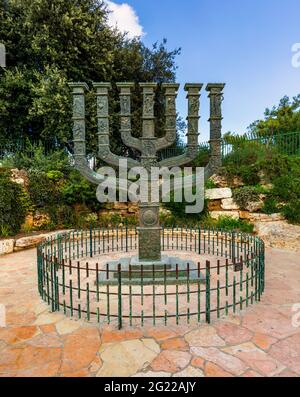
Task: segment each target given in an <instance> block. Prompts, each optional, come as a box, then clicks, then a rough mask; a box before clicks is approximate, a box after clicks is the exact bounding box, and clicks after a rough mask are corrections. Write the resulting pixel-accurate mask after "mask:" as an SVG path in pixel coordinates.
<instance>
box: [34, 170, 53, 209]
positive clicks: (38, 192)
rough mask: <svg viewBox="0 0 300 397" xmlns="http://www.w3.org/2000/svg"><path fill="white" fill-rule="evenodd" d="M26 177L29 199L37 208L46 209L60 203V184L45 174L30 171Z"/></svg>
mask: <svg viewBox="0 0 300 397" xmlns="http://www.w3.org/2000/svg"><path fill="white" fill-rule="evenodd" d="M28 177H29V187H28V190H29V194H30V199H31V201H32V203H33V204H34V205H35V206H36V207H37V208H41V207H46V208H47V207H51V206H54V205H55V204H59V203H60V202H61V193H60V184H59V183H57V181H56V180H53V179H51V178H49V176H48V175H47V173H45V172H43V171H39V170H32V171H30V172H29V173H28Z"/></svg>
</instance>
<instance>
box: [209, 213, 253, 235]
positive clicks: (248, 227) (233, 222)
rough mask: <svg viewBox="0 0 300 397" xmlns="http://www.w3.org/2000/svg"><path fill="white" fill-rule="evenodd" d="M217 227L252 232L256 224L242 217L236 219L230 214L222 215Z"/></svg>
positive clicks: (216, 224)
mask: <svg viewBox="0 0 300 397" xmlns="http://www.w3.org/2000/svg"><path fill="white" fill-rule="evenodd" d="M214 226H215V227H217V228H219V229H223V230H227V231H229V230H232V231H241V232H244V233H252V232H253V229H254V225H252V224H251V223H249V222H247V221H244V220H242V219H234V218H231V217H229V216H221V217H220V218H219V219H218V220H217V221H216V223H215V225H214Z"/></svg>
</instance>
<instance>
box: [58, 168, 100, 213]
mask: <svg viewBox="0 0 300 397" xmlns="http://www.w3.org/2000/svg"><path fill="white" fill-rule="evenodd" d="M96 190H97V187H96V185H93V184H92V183H90V182H89V181H87V180H86V179H85V178H84V177H82V176H81V175H80V174H79V172H77V171H72V172H71V173H70V175H69V178H68V180H67V181H66V183H65V184H64V186H63V187H62V189H61V194H62V199H63V202H64V203H65V204H67V205H73V204H84V205H86V206H87V207H89V208H90V209H92V210H93V211H97V210H99V209H100V208H101V203H99V201H98V200H97V197H96Z"/></svg>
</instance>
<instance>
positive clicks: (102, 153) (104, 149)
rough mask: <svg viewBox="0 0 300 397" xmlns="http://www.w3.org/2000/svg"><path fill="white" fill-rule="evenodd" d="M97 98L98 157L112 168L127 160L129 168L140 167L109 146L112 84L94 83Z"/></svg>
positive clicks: (134, 161)
mask: <svg viewBox="0 0 300 397" xmlns="http://www.w3.org/2000/svg"><path fill="white" fill-rule="evenodd" d="M93 86H94V87H95V88H96V97H97V122H98V155H99V157H100V158H101V160H103V161H105V162H106V163H108V164H110V165H112V166H116V167H118V166H119V162H120V160H127V164H128V167H129V168H131V167H135V166H138V164H139V163H138V162H137V161H136V160H134V159H131V158H125V157H122V156H118V155H116V154H114V153H113V152H112V151H111V150H110V146H109V112H108V90H109V89H110V88H111V85H110V83H93Z"/></svg>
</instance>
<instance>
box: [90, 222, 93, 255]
mask: <svg viewBox="0 0 300 397" xmlns="http://www.w3.org/2000/svg"><path fill="white" fill-rule="evenodd" d="M90 257H91V258H92V257H93V229H92V225H90Z"/></svg>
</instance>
